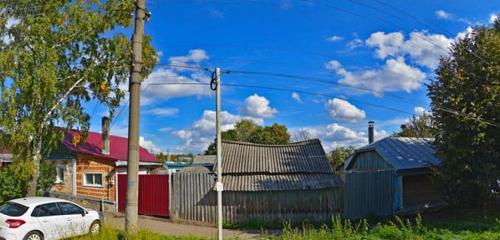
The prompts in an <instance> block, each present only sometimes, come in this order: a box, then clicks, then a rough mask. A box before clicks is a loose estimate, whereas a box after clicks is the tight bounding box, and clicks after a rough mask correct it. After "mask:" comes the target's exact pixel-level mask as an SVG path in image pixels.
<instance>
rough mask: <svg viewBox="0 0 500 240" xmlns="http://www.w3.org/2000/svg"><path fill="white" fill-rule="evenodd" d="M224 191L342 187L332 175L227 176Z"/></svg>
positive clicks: (337, 178) (223, 180)
mask: <svg viewBox="0 0 500 240" xmlns="http://www.w3.org/2000/svg"><path fill="white" fill-rule="evenodd" d="M222 182H223V183H224V191H248V192H256V191H285V190H314V189H323V188H331V187H336V186H342V181H341V180H340V178H339V177H336V176H334V175H333V173H332V174H278V175H269V174H258V175H225V176H223V178H222Z"/></svg>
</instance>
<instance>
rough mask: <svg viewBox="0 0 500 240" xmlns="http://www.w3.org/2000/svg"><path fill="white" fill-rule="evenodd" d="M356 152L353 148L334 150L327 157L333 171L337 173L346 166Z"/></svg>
mask: <svg viewBox="0 0 500 240" xmlns="http://www.w3.org/2000/svg"><path fill="white" fill-rule="evenodd" d="M354 150H355V148H354V147H352V146H349V147H338V148H335V149H334V150H332V151H331V152H330V154H328V156H327V157H328V160H329V161H330V166H332V169H333V171H337V169H338V168H339V167H340V166H342V165H343V164H344V162H345V160H347V158H348V157H349V156H351V154H353V153H354Z"/></svg>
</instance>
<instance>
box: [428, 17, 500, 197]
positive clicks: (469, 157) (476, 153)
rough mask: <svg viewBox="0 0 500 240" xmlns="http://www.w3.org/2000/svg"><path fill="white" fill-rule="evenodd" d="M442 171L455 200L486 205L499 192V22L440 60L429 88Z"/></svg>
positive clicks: (478, 30) (478, 31)
mask: <svg viewBox="0 0 500 240" xmlns="http://www.w3.org/2000/svg"><path fill="white" fill-rule="evenodd" d="M428 95H429V97H430V98H431V100H432V103H431V106H432V112H433V116H432V117H433V121H434V122H435V124H436V128H437V135H436V140H435V142H436V145H437V152H438V155H439V157H440V158H441V159H442V161H443V165H442V168H441V169H440V171H439V173H438V174H439V175H440V176H441V177H442V179H443V180H444V183H445V187H446V190H447V193H448V196H449V197H450V200H451V201H452V202H454V203H459V204H470V205H478V204H479V205H481V204H484V203H486V202H487V200H489V199H492V198H495V197H498V195H499V192H500V186H499V183H498V181H499V176H500V21H499V20H497V21H495V23H494V24H493V26H491V27H490V26H488V27H477V28H475V29H474V30H473V31H472V32H471V33H470V34H468V35H467V36H466V37H464V38H463V39H459V40H457V41H456V42H455V43H454V44H453V46H452V47H451V55H450V56H449V57H445V58H443V59H441V62H440V65H439V67H438V69H437V70H436V79H435V81H433V82H432V83H431V84H430V86H429V91H428Z"/></svg>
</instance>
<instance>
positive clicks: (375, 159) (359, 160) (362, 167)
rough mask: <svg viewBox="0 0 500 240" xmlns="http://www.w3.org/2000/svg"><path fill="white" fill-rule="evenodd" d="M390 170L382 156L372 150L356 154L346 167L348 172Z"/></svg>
mask: <svg viewBox="0 0 500 240" xmlns="http://www.w3.org/2000/svg"><path fill="white" fill-rule="evenodd" d="M392 168H393V167H392V166H391V165H390V164H389V163H388V162H387V161H386V160H385V159H384V158H383V157H382V156H380V155H379V154H378V153H377V152H376V151H373V150H372V151H363V152H358V153H356V154H355V155H354V156H353V157H352V160H351V161H350V162H349V165H348V166H347V170H348V171H349V170H352V171H369V170H388V169H392Z"/></svg>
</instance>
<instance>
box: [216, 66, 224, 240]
mask: <svg viewBox="0 0 500 240" xmlns="http://www.w3.org/2000/svg"><path fill="white" fill-rule="evenodd" d="M220 74H221V73H220V68H215V81H216V82H215V84H216V87H215V103H216V106H215V109H216V110H215V111H216V118H215V122H216V132H217V134H216V135H217V137H216V141H217V182H216V183H215V190H216V191H217V236H218V239H219V240H222V191H223V184H222V145H221V144H222V134H221V131H222V130H221V122H222V118H221V113H220V109H221V104H220V102H221V101H220V92H221V88H220V81H221V80H220Z"/></svg>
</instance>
